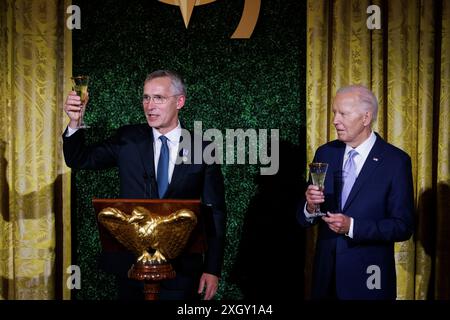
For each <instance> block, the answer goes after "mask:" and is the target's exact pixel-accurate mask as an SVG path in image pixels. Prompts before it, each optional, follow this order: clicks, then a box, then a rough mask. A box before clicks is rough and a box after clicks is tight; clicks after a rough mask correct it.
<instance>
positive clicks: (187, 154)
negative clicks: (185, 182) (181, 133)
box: [164, 126, 194, 198]
mask: <svg viewBox="0 0 450 320" xmlns="http://www.w3.org/2000/svg"><path fill="white" fill-rule="evenodd" d="M182 127H183V126H182ZM180 139H181V137H180ZM193 145H194V139H193V135H192V133H191V144H190V146H191V147H190V148H187V147H185V148H184V149H179V150H178V156H179V157H181V158H182V159H183V161H182V162H181V163H180V164H175V167H174V168H173V173H172V179H171V180H170V183H169V187H168V188H167V191H166V194H165V196H164V198H170V196H171V194H172V193H173V192H174V191H175V190H176V186H177V185H178V184H179V182H180V181H181V180H182V179H183V178H184V176H185V175H186V170H187V169H188V168H189V163H193V159H194V158H193V152H191V150H192V146H193ZM180 147H181V144H180ZM184 159H189V160H190V161H188V163H185V162H184Z"/></svg>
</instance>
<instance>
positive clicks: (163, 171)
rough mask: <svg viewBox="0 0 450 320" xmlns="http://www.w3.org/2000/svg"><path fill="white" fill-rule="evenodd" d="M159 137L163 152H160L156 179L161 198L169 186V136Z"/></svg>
mask: <svg viewBox="0 0 450 320" xmlns="http://www.w3.org/2000/svg"><path fill="white" fill-rule="evenodd" d="M159 139H160V140H161V152H160V153H159V160H158V172H157V175H158V176H157V178H156V180H157V183H158V194H159V198H162V197H163V196H164V194H165V193H166V190H167V187H168V186H169V147H168V146H167V140H168V139H167V137H165V136H160V137H159Z"/></svg>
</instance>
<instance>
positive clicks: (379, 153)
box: [342, 134, 385, 211]
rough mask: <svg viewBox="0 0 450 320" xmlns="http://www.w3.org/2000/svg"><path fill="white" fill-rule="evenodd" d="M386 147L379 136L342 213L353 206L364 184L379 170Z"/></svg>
mask: <svg viewBox="0 0 450 320" xmlns="http://www.w3.org/2000/svg"><path fill="white" fill-rule="evenodd" d="M384 145H385V142H384V140H383V139H381V137H380V136H379V135H378V134H377V140H376V141H375V144H374V145H373V147H372V150H370V152H369V155H368V156H367V159H366V162H364V165H363V167H362V169H361V171H360V173H359V175H358V177H357V178H356V180H355V184H354V185H353V187H352V190H351V191H350V194H349V196H348V199H347V202H346V203H345V207H344V208H343V210H342V211H345V210H346V209H347V208H348V207H349V206H350V205H351V203H352V201H353V200H354V199H355V198H356V195H357V194H358V192H359V190H360V189H361V187H362V186H363V185H364V183H366V182H367V179H368V178H369V177H370V176H371V175H372V174H373V172H374V170H375V169H376V168H378V166H379V165H380V163H381V162H382V161H383V152H384Z"/></svg>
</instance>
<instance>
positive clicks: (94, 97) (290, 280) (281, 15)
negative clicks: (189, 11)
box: [72, 0, 306, 300]
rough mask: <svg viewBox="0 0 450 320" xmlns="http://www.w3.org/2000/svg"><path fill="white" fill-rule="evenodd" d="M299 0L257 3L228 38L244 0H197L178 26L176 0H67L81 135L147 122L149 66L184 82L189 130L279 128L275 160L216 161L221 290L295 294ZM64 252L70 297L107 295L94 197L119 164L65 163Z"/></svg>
mask: <svg viewBox="0 0 450 320" xmlns="http://www.w3.org/2000/svg"><path fill="white" fill-rule="evenodd" d="M305 2H306V1H283V0H272V1H264V0H263V1H262V6H261V12H260V16H259V20H258V23H257V25H256V28H255V30H254V33H253V35H252V37H251V39H249V40H236V39H230V36H231V34H232V33H233V32H234V30H235V28H236V27H237V25H238V23H239V20H240V16H241V13H242V9H243V6H244V0H229V1H225V0H217V1H216V2H214V3H211V4H208V5H203V6H197V7H195V9H194V11H193V15H192V18H191V21H190V24H189V28H188V29H186V28H185V27H184V24H183V20H182V17H181V12H180V9H179V7H176V6H169V5H166V4H162V3H160V2H158V1H156V0H127V1H124V0H120V1H118V0H109V1H106V0H101V1H98V0H96V1H87V0H86V1H85V0H83V1H74V4H76V5H78V6H79V7H80V8H81V30H74V31H73V52H74V55H73V61H74V64H73V73H74V74H88V75H89V76H90V77H91V81H90V87H89V92H90V102H89V106H88V108H87V111H86V118H85V120H86V122H87V123H88V124H90V125H91V126H92V128H91V129H88V130H87V131H86V132H87V139H88V141H89V142H91V143H93V142H96V141H99V140H102V139H104V138H105V137H107V136H109V135H110V134H111V133H112V132H113V131H114V130H115V129H116V128H118V127H120V126H122V125H124V124H129V123H141V122H145V118H144V116H143V112H142V108H141V98H140V97H141V94H142V84H143V80H144V79H145V77H146V75H147V74H148V73H149V72H151V71H153V70H156V69H173V70H176V71H177V72H179V73H180V74H181V75H182V76H183V77H184V78H185V80H186V84H187V90H188V97H187V102H186V105H185V107H184V108H183V109H182V112H181V115H180V116H181V119H182V121H183V123H184V124H185V126H186V127H187V128H190V129H192V128H193V122H194V121H199V120H201V121H202V122H203V129H204V130H205V129H208V128H218V129H219V130H221V131H222V132H225V129H226V128H230V129H236V128H243V129H247V128H255V129H259V128H267V129H275V128H278V129H279V130H280V170H279V172H278V173H277V174H276V175H273V176H261V175H259V166H258V165H237V164H234V165H223V166H222V171H223V174H224V177H225V185H226V201H227V208H228V223H227V246H226V255H225V262H224V270H223V278H222V281H221V283H220V288H219V292H218V295H217V298H218V299H243V298H249V299H251V298H257V299H258V298H265V299H268V298H276V297H277V296H279V295H280V293H281V292H283V291H280V290H287V288H288V287H289V288H292V287H294V288H295V290H296V291H297V292H298V297H299V298H301V297H303V261H302V257H303V242H304V240H303V238H304V234H303V232H302V230H301V229H300V228H299V227H298V226H297V224H296V221H295V202H296V199H297V197H298V196H299V195H300V194H301V193H302V192H304V191H303V184H302V181H303V180H304V170H303V168H304V167H305V138H304V127H305V101H306V98H305V78H306V75H305V61H306V53H305V51H306V47H305V43H306V41H305V26H306V13H305V12H306V4H305ZM73 175H74V178H73V188H72V190H73V196H72V197H73V210H72V212H73V214H72V229H73V230H72V231H73V257H74V263H75V264H77V265H79V266H80V267H81V270H82V283H81V289H80V290H75V291H74V292H73V297H74V298H75V299H94V300H96V299H115V298H116V284H115V281H114V278H113V277H112V276H110V275H108V274H105V273H104V272H102V271H101V270H99V268H98V266H97V256H98V254H99V252H100V245H99V238H98V232H97V227H96V222H95V217H94V210H93V207H92V204H91V199H92V198H94V197H98V198H101V197H105V198H111V197H117V195H118V178H117V170H115V169H114V170H105V171H83V170H81V171H73Z"/></svg>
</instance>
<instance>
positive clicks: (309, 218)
mask: <svg viewBox="0 0 450 320" xmlns="http://www.w3.org/2000/svg"><path fill="white" fill-rule="evenodd" d="M307 205H308V203H307V202H305V206H304V208H303V213H304V214H305V219H306V221H308V222H309V223H312V222H313V221H314V218H315V217H314V215H313V214H311V213H309V212H308V210H306V206H307Z"/></svg>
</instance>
